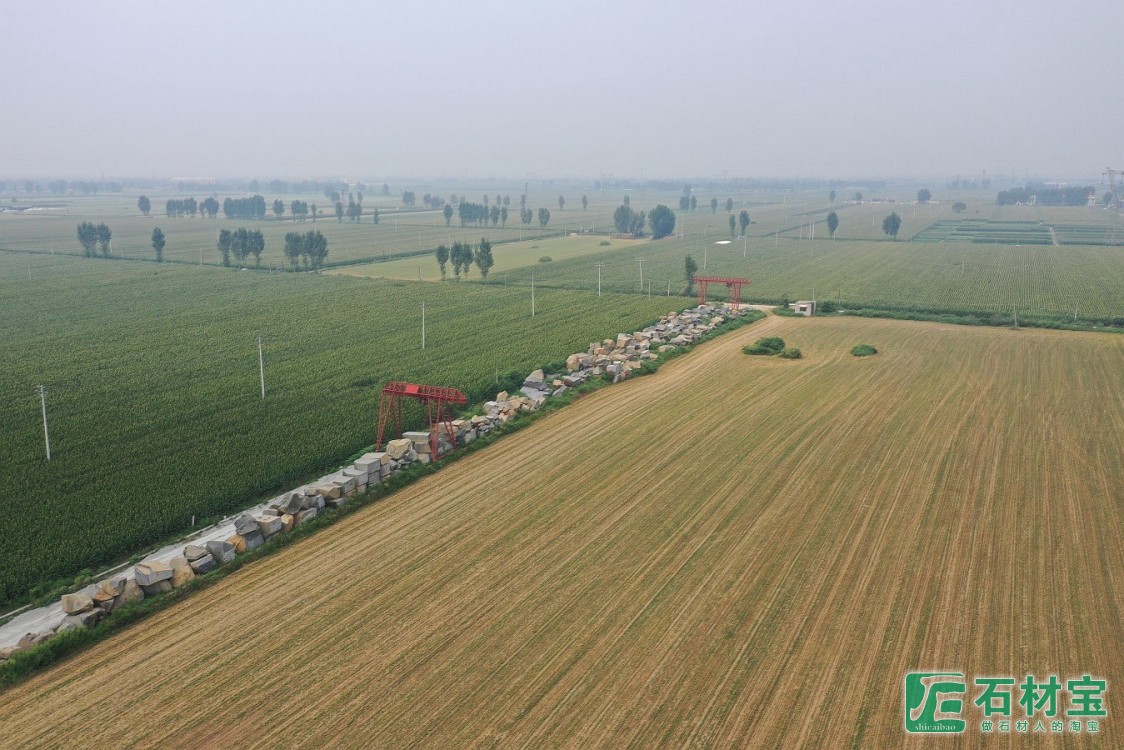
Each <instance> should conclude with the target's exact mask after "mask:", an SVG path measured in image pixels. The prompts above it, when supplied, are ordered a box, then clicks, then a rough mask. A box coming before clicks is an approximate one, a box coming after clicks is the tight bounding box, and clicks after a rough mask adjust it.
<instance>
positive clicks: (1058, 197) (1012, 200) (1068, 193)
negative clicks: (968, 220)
mask: <svg viewBox="0 0 1124 750" xmlns="http://www.w3.org/2000/svg"><path fill="white" fill-rule="evenodd" d="M1091 192H1093V187H1092V185H1089V186H1087V187H1048V186H1046V185H1041V184H1037V185H1027V186H1026V187H1021V188H1011V189H1010V190H1000V191H999V195H998V197H997V198H996V199H995V203H996V205H999V206H1013V205H1015V204H1016V203H1030V201H1031V199H1032V198H1033V199H1034V201H1035V203H1037V204H1038V205H1041V206H1084V205H1085V204H1086V203H1088V201H1089V193H1091Z"/></svg>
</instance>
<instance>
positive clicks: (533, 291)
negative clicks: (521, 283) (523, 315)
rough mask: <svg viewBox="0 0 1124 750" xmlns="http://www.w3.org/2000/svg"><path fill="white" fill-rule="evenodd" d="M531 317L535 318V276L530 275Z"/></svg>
mask: <svg viewBox="0 0 1124 750" xmlns="http://www.w3.org/2000/svg"><path fill="white" fill-rule="evenodd" d="M531 317H532V318H533V317H535V275H534V274H531Z"/></svg>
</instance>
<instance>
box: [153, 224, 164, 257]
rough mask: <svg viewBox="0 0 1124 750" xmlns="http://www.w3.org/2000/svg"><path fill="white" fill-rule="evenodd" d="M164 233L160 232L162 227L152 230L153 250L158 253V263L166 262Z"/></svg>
mask: <svg viewBox="0 0 1124 750" xmlns="http://www.w3.org/2000/svg"><path fill="white" fill-rule="evenodd" d="M165 244H166V243H165V240H164V233H163V232H162V231H160V227H156V228H155V229H153V230H152V249H153V250H155V251H156V262H157V263H163V262H164V245H165Z"/></svg>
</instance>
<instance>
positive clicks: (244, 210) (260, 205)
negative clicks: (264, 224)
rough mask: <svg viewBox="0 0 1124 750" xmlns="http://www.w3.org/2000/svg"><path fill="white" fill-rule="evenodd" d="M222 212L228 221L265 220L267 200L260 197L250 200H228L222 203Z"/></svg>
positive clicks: (256, 196)
mask: <svg viewBox="0 0 1124 750" xmlns="http://www.w3.org/2000/svg"><path fill="white" fill-rule="evenodd" d="M222 212H223V214H225V215H226V218H228V219H264V218H265V198H263V197H262V196H260V195H255V196H253V197H250V198H226V199H224V200H223V202H222Z"/></svg>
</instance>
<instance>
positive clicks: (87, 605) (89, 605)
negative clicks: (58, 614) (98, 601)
mask: <svg viewBox="0 0 1124 750" xmlns="http://www.w3.org/2000/svg"><path fill="white" fill-rule="evenodd" d="M93 608H94V599H93V597H92V596H90V595H89V594H82V593H77V594H63V595H62V611H63V612H66V613H67V614H68V615H75V614H78V613H79V612H87V611H89V610H91V609H93Z"/></svg>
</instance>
